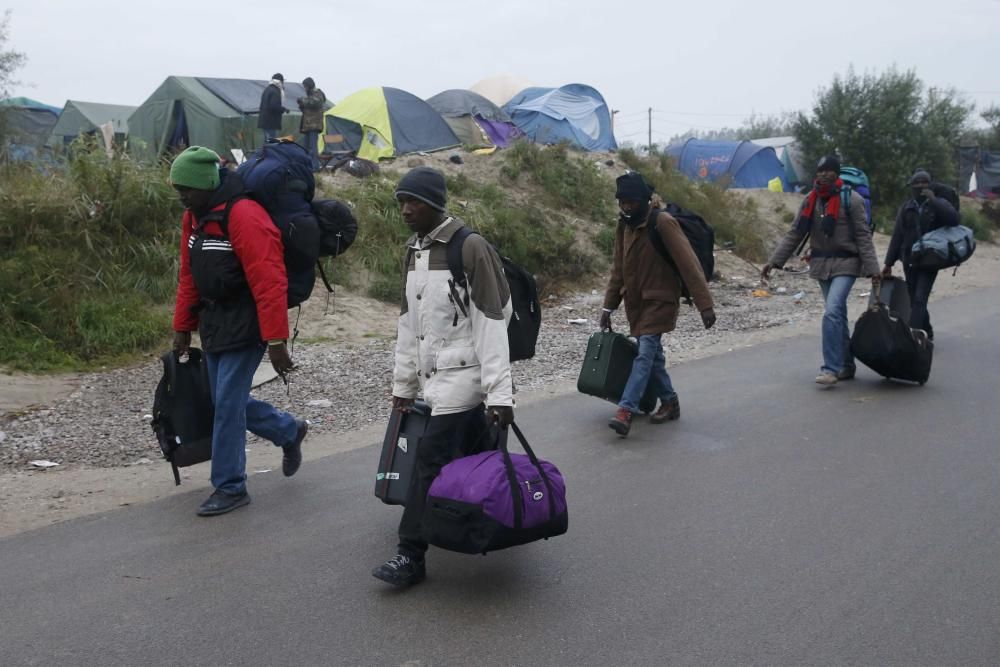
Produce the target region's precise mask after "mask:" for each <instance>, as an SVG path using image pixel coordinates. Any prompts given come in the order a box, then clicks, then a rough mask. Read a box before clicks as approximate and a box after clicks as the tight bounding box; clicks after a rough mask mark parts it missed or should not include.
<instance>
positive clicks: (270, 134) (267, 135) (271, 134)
mask: <svg viewBox="0 0 1000 667" xmlns="http://www.w3.org/2000/svg"><path fill="white" fill-rule="evenodd" d="M262 132H263V133H264V143H267V141H268V140H269V139H277V138H278V131H277V130H262Z"/></svg>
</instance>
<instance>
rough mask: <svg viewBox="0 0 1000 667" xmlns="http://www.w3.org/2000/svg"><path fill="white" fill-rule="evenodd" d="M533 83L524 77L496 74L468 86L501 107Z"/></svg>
mask: <svg viewBox="0 0 1000 667" xmlns="http://www.w3.org/2000/svg"><path fill="white" fill-rule="evenodd" d="M534 85H536V84H535V83H533V82H531V81H529V80H528V79H525V78H524V77H520V76H511V75H509V74H498V75H497V76H490V77H486V78H485V79H483V80H482V81H480V82H479V83H477V84H475V85H473V86H470V87H469V90H471V91H473V92H476V93H479V94H480V95H482V96H483V97H485V98H486V99H488V100H489V101H490V102H493V104H495V105H497V106H498V107H502V106H503V105H505V104H507V102H509V101H510V99H511V98H512V97H514V96H515V95H517V94H518V93H519V92H521V91H522V90H524V89H525V88H531V87H532V86H534Z"/></svg>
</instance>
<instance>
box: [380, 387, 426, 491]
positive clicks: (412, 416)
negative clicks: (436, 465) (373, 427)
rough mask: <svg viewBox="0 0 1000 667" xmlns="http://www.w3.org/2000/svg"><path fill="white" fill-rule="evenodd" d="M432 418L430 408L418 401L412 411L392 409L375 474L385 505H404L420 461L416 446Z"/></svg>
mask: <svg viewBox="0 0 1000 667" xmlns="http://www.w3.org/2000/svg"><path fill="white" fill-rule="evenodd" d="M430 418H431V409H430V407H429V406H428V405H427V404H426V403H424V402H423V401H419V400H418V401H416V402H414V404H413V409H412V410H411V411H410V412H400V411H399V410H393V411H392V414H390V415H389V426H388V428H386V430H385V439H384V440H383V441H382V455H381V456H380V457H379V461H378V472H377V473H376V475H375V496H376V497H377V498H379V499H380V500H381V501H382V502H383V503H385V504H386V505H405V504H406V493H407V491H409V489H410V480H411V479H412V478H413V470H414V468H415V467H416V462H417V447H418V446H419V445H420V438H421V436H423V434H424V429H426V428H427V420H429V419H430Z"/></svg>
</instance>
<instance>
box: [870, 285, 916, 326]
mask: <svg viewBox="0 0 1000 667" xmlns="http://www.w3.org/2000/svg"><path fill="white" fill-rule="evenodd" d="M879 301H881V302H882V303H884V304H885V305H887V306H888V307H889V314H890V315H892V316H893V317H898V318H899V319H901V320H903V321H904V322H909V321H910V292H909V291H908V290H907V289H906V281H905V280H903V279H902V278H896V277H895V276H893V277H891V278H883V279H882V281H881V283H880V284H879V289H878V291H876V290H874V289H873V290H872V291H871V294H870V295H869V297H868V307H869V308H871V307H872V306H874V305H875V304H876V303H878V302H879Z"/></svg>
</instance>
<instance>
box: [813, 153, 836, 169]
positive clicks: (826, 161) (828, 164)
mask: <svg viewBox="0 0 1000 667" xmlns="http://www.w3.org/2000/svg"><path fill="white" fill-rule="evenodd" d="M816 171H817V172H819V171H832V172H835V173H838V174H839V173H840V156H838V155H824V156H823V157H821V158H820V160H819V164H817V165H816Z"/></svg>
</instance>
